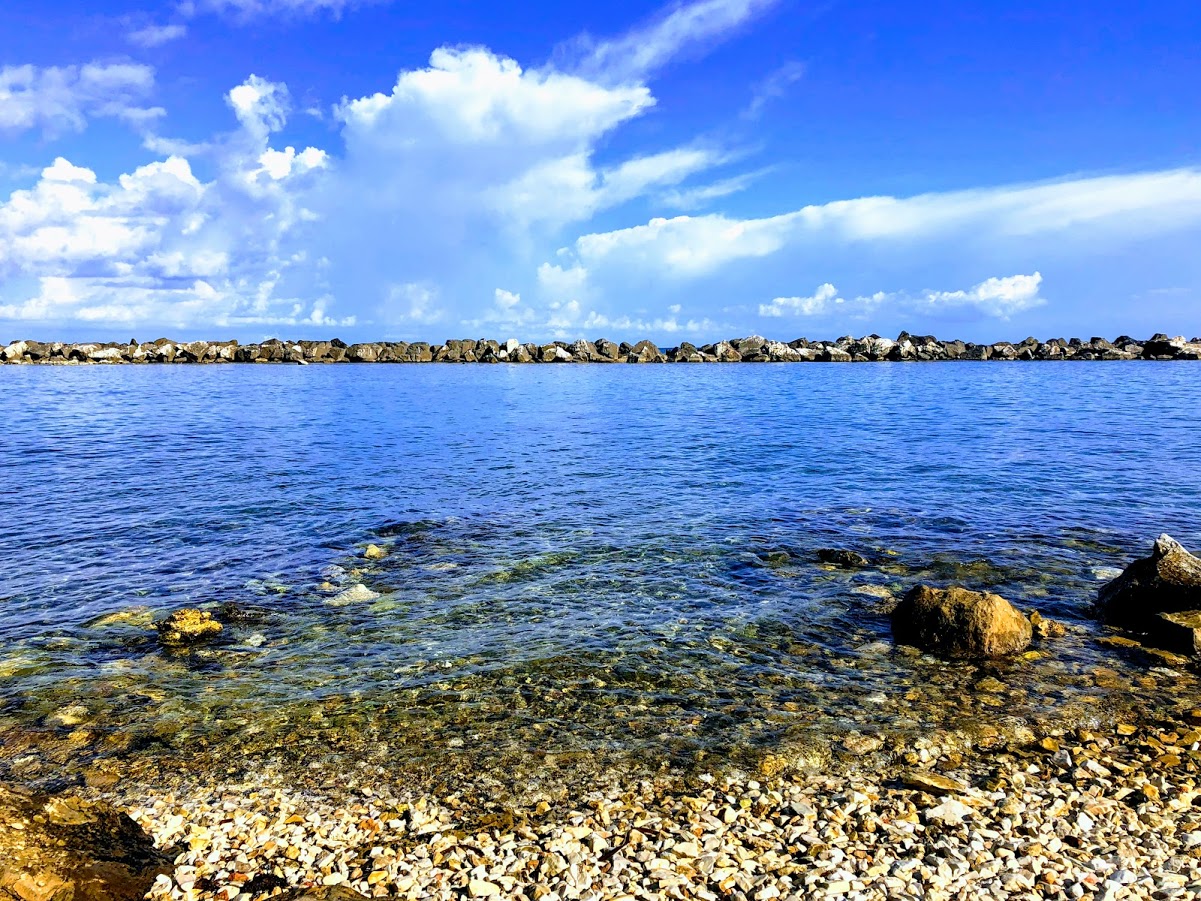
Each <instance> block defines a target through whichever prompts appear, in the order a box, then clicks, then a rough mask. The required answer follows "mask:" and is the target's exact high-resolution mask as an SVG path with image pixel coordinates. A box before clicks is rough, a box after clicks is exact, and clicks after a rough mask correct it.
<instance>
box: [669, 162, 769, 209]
mask: <svg viewBox="0 0 1201 901" xmlns="http://www.w3.org/2000/svg"><path fill="white" fill-rule="evenodd" d="M768 171H769V170H767V169H760V170H758V171H756V172H743V173H741V174H739V175H734V176H731V177H730V178H723V179H721V180H719V181H715V182H711V183H709V184H705V185H695V186H692V187H685V188H675V189H673V190H670V191H663V192H662V193H660V194H659V195H658V197H657V200H658V201H659V203H661V204H663V205H664V206H666V207H671V208H672V209H676V210H695V209H699V208H701V207H704V206H707V205H708V204H709V202H710V201H713V200H720V199H721V198H722V197H729V196H730V195H731V194H737V193H739V192H740V191H745V190H746V189H747V188H748V187H749V186H750V184H751V182H753V181H754V180H755V179H757V178H760V177H762V176H763V175H765V174H766V173H767V172H768Z"/></svg>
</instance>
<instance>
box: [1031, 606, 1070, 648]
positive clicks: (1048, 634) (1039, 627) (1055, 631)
mask: <svg viewBox="0 0 1201 901" xmlns="http://www.w3.org/2000/svg"><path fill="white" fill-rule="evenodd" d="M1030 626H1031V628H1032V629H1033V630H1034V634H1035V635H1037V636H1038V637H1039V638H1041V639H1043V640H1044V641H1045V640H1046V639H1048V638H1062V637H1063V636H1064V635H1066V634H1067V632H1068V630H1067V627H1066V626H1064V624H1063V623H1061V622H1057V621H1055V620H1053V619H1047V618H1046V617H1045V616H1043V615H1042V614H1041V613H1039V612H1038V611H1037V610H1036V611H1034V612H1033V613H1031V614H1030Z"/></svg>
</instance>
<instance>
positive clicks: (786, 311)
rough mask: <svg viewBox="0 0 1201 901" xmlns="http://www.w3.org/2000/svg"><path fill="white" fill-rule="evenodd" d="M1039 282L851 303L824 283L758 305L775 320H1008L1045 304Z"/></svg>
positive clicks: (1022, 279)
mask: <svg viewBox="0 0 1201 901" xmlns="http://www.w3.org/2000/svg"><path fill="white" fill-rule="evenodd" d="M1042 281H1043V277H1042V273H1039V272H1035V273H1034V274H1032V275H1010V276H1006V277H1004V278H989V279H985V280H984V281H982V282H980V283H979V284H977V285H973V286H972V287H971V288H968V289H966V290H958V291H923V292H921V293H918V294H909V293H907V292H904V291H891V292H886V291H877V292H876V293H875V294H871V295H866V296H860V297H856V298H854V300H851V301H848V300H845V299H844V298H842V297H839V296H838V289H837V288H835V287H834V286H833V285H832V284H830V283H829V282H826V283H825V284H823V285H819V286H818V288H817V290H816V291H814V292H813V294H812V295H810V296H809V297H777V298H775V299H774V300H773V301H772V302H771V303H765V304H760V305H759V315H760V316H767V317H774V318H778V317H782V316H823V315H827V314H830V313H832V312H834V311H835V310H837V309H838V308H839V307H843V309H841V310H838V311H839V312H845V313H847V314H848V315H851V316H855V317H856V318H861V319H862V318H866V317H867V316H869V315H871V314H874V313H877V312H879V311H880V310H881V309H882V308H884V307H891V308H894V309H896V310H900V311H904V312H910V313H920V312H930V311H938V310H940V309H942V310H945V309H946V308H952V307H972V308H975V309H976V310H978V311H979V312H981V313H984V314H985V315H987V316H992V317H995V318H997V319H1008V318H1009V317H1010V316H1012V315H1014V314H1015V313H1021V312H1024V311H1026V310H1031V309H1034V308H1035V307H1040V306H1043V305H1044V304H1045V303H1046V301H1045V300H1044V299H1043V298H1042V297H1041V296H1040V294H1039V290H1040V288H1041V286H1042ZM844 305H845V306H844Z"/></svg>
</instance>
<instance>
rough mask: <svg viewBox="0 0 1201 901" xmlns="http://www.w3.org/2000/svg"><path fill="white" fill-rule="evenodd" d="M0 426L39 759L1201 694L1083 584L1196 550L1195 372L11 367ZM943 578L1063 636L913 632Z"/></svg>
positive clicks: (443, 751) (862, 733) (370, 745)
mask: <svg viewBox="0 0 1201 901" xmlns="http://www.w3.org/2000/svg"><path fill="white" fill-rule="evenodd" d="M0 423H2V426H0V503H2V505H3V508H2V509H3V513H2V514H0V775H8V776H9V777H12V778H21V779H23V780H25V781H26V782H35V783H37V782H41V783H45V784H61V783H63V782H64V781H65V782H72V781H77V780H79V779H83V778H85V777H86V775H87V773H89V772H91V771H94V770H95V769H96V768H97V767H104V766H107V767H109V768H110V769H111V767H112V766H113V765H114V762H116V763H117V764H119V765H120V766H122V767H127V768H128V769H129V771H130V772H131V773H132V772H144V773H149V772H152V771H153V768H156V767H157V768H160V769H164V770H166V769H173V768H174V769H178V768H180V767H184V768H192V769H193V770H194V771H196V772H201V773H202V772H205V771H208V770H212V771H214V772H217V771H220V772H222V773H225V772H232V771H233V770H236V769H239V768H243V769H244V768H253V767H256V766H262V767H268V766H271V767H277V768H278V767H285V768H287V767H293V768H295V769H296V770H297V771H298V772H300V771H308V770H311V769H321V768H326V769H328V770H335V771H336V770H337V769H338V768H345V767H348V766H361V765H365V764H366V763H371V764H372V765H376V766H381V765H382V766H385V767H387V768H390V771H394V772H396V773H398V774H402V773H403V774H406V778H410V779H417V778H424V779H432V780H436V779H443V778H450V777H451V776H452V775H453V774H455V773H468V772H469V773H474V774H477V775H478V774H492V775H493V776H494V777H495V778H498V779H503V778H508V779H518V778H548V776H547V774H559V775H560V776H561V777H562V778H565V779H566V778H572V779H574V778H579V777H580V772H581V771H582V770H587V771H588V772H589V773H591V774H596V773H600V772H612V771H614V770H615V769H622V768H624V769H631V768H633V769H637V770H640V771H647V772H663V771H668V770H671V769H673V768H680V769H686V768H696V767H702V768H711V769H716V768H721V767H744V768H745V767H754V766H756V765H760V764H761V763H762V761H763V760H765V759H788V760H793V761H800V762H803V763H806V764H808V765H812V766H815V767H832V766H836V765H841V764H843V763H846V762H847V761H853V760H854V759H855V758H859V757H862V756H863V755H871V754H875V753H889V752H890V750H895V749H896V748H900V747H904V746H906V743H909V744H910V745H912V743H914V742H917V741H920V740H922V738H923V737H929V736H931V735H950V736H959V737H960V738H961V740H962V741H963V742H965V743H967V744H971V743H976V744H982V743H987V742H989V741H996V740H1002V739H999V738H998V736H1002V737H1003V736H1005V735H1013V734H1021V730H1022V729H1025V728H1030V727H1031V726H1033V725H1034V724H1037V723H1043V722H1047V721H1059V722H1085V723H1088V722H1100V721H1105V720H1107V719H1110V718H1112V717H1113V716H1116V715H1118V714H1117V713H1116V712H1115V711H1119V710H1122V709H1124V708H1129V707H1130V706H1131V705H1133V706H1136V707H1137V706H1140V705H1142V706H1144V707H1155V706H1157V705H1163V704H1168V703H1170V702H1171V700H1172V698H1174V697H1179V696H1180V695H1181V694H1182V693H1187V692H1194V693H1195V691H1196V683H1195V680H1194V677H1193V675H1192V674H1190V673H1189V672H1188V670H1187V668H1186V667H1182V666H1180V665H1178V663H1177V664H1173V662H1172V661H1171V660H1165V659H1162V658H1160V657H1156V656H1154V655H1148V654H1145V653H1142V652H1139V651H1138V650H1137V649H1130V650H1122V649H1115V648H1113V647H1111V646H1108V645H1107V644H1106V643H1105V641H1104V639H1105V638H1106V637H1107V636H1109V635H1110V633H1109V632H1108V631H1107V630H1106V629H1105V628H1104V627H1103V626H1102V625H1100V624H1099V622H1098V621H1097V619H1096V616H1095V612H1094V609H1093V603H1094V600H1095V598H1096V593H1097V590H1098V588H1099V587H1100V586H1101V585H1103V584H1104V583H1105V582H1106V581H1107V580H1108V579H1111V578H1113V577H1114V576H1115V575H1117V573H1118V572H1120V570H1121V568H1122V567H1123V566H1125V565H1126V564H1128V563H1129V562H1130V561H1131V560H1133V559H1135V558H1136V557H1139V556H1144V555H1146V553H1147V552H1148V551H1149V549H1150V547H1151V544H1152V542H1153V541H1154V539H1155V538H1156V536H1158V535H1159V534H1160V533H1165V532H1166V533H1169V534H1171V535H1172V536H1173V537H1175V538H1176V539H1178V540H1179V541H1181V542H1182V543H1184V544H1185V546H1186V547H1191V548H1193V549H1201V364H1195V363H1176V362H1173V363H1156V362H1112V363H1111V362H1089V363H1080V364H1073V363H1020V362H1014V363H997V362H987V363H966V362H963V363H936V364H917V363H895V364H894V363H872V364H859V365H854V364H852V365H842V366H836V365H819V364H813V365H805V364H760V365H755V364H746V365H678V364H677V365H657V366H656V365H643V366H625V365H607V366H606V365H545V366H507V365H494V366H484V365H449V364H447V365H435V364H426V365H383V364H378V365H352V364H347V365H327V366H316V365H314V366H307V367H301V366H286V365H262V366H257V365H209V366H165V365H164V366H75V367H42V366H20V367H18V366H9V367H0ZM372 544H374V545H376V546H377V547H378V548H379V549H380V550H381V551H382V552H383V554H384V556H382V557H380V558H377V559H371V558H368V557H365V556H364V551H365V549H366V548H367V547H368V545H372ZM823 549H845V550H850V551H854V552H855V553H857V554H860V555H862V556H863V557H865V558H866V560H867V565H866V566H859V567H852V568H842V567H838V566H832V565H830V564H827V563H823V562H822V560H821V558H820V557H819V554H818V552H819V551H821V550H823ZM917 584H932V585H951V584H955V585H962V586H964V587H967V588H971V589H975V590H987V591H992V592H995V593H998V594H1000V595H1002V596H1003V597H1005V598H1007V599H1009V600H1010V601H1011V602H1013V603H1014V604H1015V605H1016V606H1017V607H1018V608H1019V609H1021V610H1023V611H1024V612H1031V611H1037V612H1039V613H1040V614H1042V615H1043V616H1045V617H1049V618H1052V619H1054V620H1057V621H1060V622H1062V623H1063V624H1064V625H1065V626H1066V627H1067V634H1066V635H1064V636H1063V637H1061V638H1058V639H1054V640H1048V641H1046V642H1041V643H1036V644H1035V645H1034V646H1033V648H1032V650H1031V651H1030V652H1028V653H1026V654H1023V655H1020V656H1017V657H1014V658H1010V659H1005V660H995V661H962V660H961V661H957V660H941V659H938V658H935V657H932V656H930V655H927V654H923V653H921V652H919V651H917V650H915V649H912V648H906V647H903V646H898V645H897V644H896V643H895V642H894V641H893V640H892V636H891V630H890V620H889V613H890V611H891V608H892V606H893V605H894V604H895V603H896V600H897V599H899V598H900V597H902V596H903V595H904V593H905V592H906V591H908V590H909V589H910V588H912V587H913V586H914V585H917ZM180 608H200V609H202V610H208V611H211V612H213V613H214V614H215V615H217V616H218V618H220V619H223V621H224V623H225V625H224V627H223V630H222V632H221V633H220V634H219V635H217V636H216V637H215V638H214V639H213V640H212V641H210V642H208V643H205V644H201V645H197V646H194V647H186V648H170V647H165V646H163V645H162V644H161V643H160V641H159V639H158V635H157V633H156V631H155V629H154V627H153V624H154V622H155V621H158V620H161V619H162V618H163V617H165V616H167V615H168V614H169V613H170V612H172V611H174V610H177V609H180ZM139 768H141V769H139Z"/></svg>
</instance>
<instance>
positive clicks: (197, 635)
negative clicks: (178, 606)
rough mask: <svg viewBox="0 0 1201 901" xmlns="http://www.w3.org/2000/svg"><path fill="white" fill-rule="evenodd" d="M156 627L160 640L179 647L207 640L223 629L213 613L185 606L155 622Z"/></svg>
mask: <svg viewBox="0 0 1201 901" xmlns="http://www.w3.org/2000/svg"><path fill="white" fill-rule="evenodd" d="M154 628H156V629H158V638H159V641H161V642H162V643H163V644H165V645H169V646H172V647H179V646H181V645H189V644H197V643H199V642H202V641H207V640H208V639H210V638H212V637H213V636H214V635H216V634H217V633H218V632H220V631H221V624H220V623H219V622H217V621H216V620H215V619H213V615H212V614H211V613H206V612H205V611H203V610H194V609H192V608H190V607H185V608H184V609H182V610H176V611H174V612H173V613H172V614H171V615H170V616H168V617H167V618H166V619H164V620H160V621H159V622H157V623H155V624H154Z"/></svg>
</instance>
